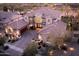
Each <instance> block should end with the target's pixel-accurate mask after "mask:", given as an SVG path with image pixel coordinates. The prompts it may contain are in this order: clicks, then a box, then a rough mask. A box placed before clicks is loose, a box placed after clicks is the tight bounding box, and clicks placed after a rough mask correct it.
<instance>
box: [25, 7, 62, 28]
mask: <svg viewBox="0 0 79 59" xmlns="http://www.w3.org/2000/svg"><path fill="white" fill-rule="evenodd" d="M26 15H27V16H28V17H33V16H35V18H36V17H38V19H39V18H40V19H41V20H42V22H41V24H42V26H43V25H45V26H46V25H50V24H52V23H53V22H54V21H56V20H61V16H62V12H61V11H58V10H53V9H51V8H49V7H39V8H37V9H35V10H32V11H30V12H28V13H27V14H26ZM38 19H37V20H38ZM43 27H44V26H43Z"/></svg>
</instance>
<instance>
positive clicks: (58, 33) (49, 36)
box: [38, 20, 67, 44]
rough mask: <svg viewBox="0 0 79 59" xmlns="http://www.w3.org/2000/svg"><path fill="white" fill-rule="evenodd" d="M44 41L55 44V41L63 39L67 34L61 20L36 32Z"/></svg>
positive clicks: (64, 24)
mask: <svg viewBox="0 0 79 59" xmlns="http://www.w3.org/2000/svg"><path fill="white" fill-rule="evenodd" d="M38 33H39V34H40V35H41V36H42V38H43V40H44V41H49V42H51V43H53V44H54V43H55V41H56V39H58V38H59V40H60V38H61V39H63V38H64V37H65V35H66V34H67V30H66V23H64V22H62V21H61V20H59V21H57V22H55V23H53V24H52V25H49V26H47V27H45V28H44V29H42V30H41V31H39V32H38Z"/></svg>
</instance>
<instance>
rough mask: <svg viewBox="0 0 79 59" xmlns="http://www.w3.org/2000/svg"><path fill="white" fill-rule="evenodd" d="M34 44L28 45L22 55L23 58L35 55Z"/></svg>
mask: <svg viewBox="0 0 79 59" xmlns="http://www.w3.org/2000/svg"><path fill="white" fill-rule="evenodd" d="M36 48H37V47H36V44H35V43H31V44H29V45H28V47H27V48H26V49H25V51H24V53H23V55H24V56H34V55H35V54H36V53H37V49H36Z"/></svg>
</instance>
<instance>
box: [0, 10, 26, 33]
mask: <svg viewBox="0 0 79 59" xmlns="http://www.w3.org/2000/svg"><path fill="white" fill-rule="evenodd" d="M6 26H10V27H11V28H12V29H13V30H19V31H20V32H21V33H22V32H23V31H24V30H25V28H26V26H27V21H26V20H25V19H24V17H23V16H22V15H20V14H19V13H16V12H3V11H1V12H0V28H1V29H5V28H6Z"/></svg>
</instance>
